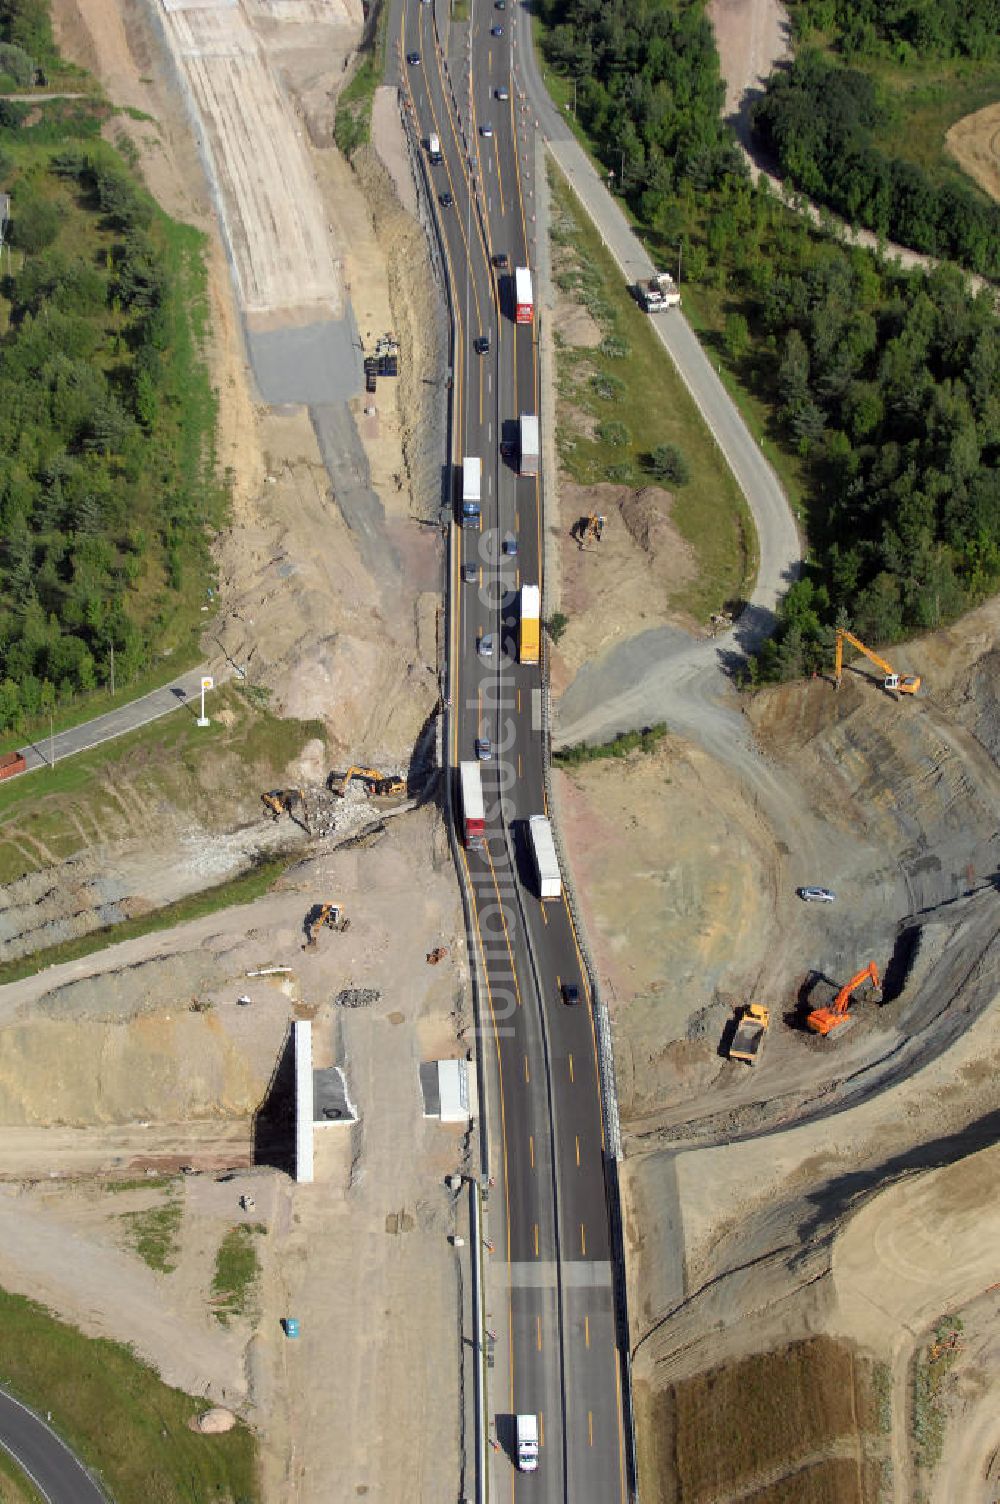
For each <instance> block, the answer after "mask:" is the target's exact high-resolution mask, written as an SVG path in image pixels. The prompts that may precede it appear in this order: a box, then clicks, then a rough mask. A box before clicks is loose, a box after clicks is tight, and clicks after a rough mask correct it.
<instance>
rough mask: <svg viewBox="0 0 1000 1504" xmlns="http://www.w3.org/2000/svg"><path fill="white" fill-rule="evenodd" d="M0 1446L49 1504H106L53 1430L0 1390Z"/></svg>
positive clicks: (93, 1483) (90, 1479) (87, 1474)
mask: <svg viewBox="0 0 1000 1504" xmlns="http://www.w3.org/2000/svg"><path fill="white" fill-rule="evenodd" d="M0 1446H2V1447H3V1449H4V1451H6V1452H9V1453H10V1454H11V1456H12V1457H13V1458H14V1459H15V1460H16V1461H17V1462H18V1464H19V1465H20V1467H21V1468H22V1469H23V1470H24V1472H26V1473H27V1475H28V1477H29V1478H30V1479H31V1481H32V1483H33V1484H34V1485H35V1487H36V1488H37V1490H38V1492H39V1493H40V1494H41V1496H42V1498H43V1499H46V1500H48V1501H51V1504H107V1500H106V1498H105V1495H104V1494H103V1493H102V1492H101V1490H100V1489H99V1488H98V1486H97V1484H96V1483H95V1482H94V1481H93V1479H92V1478H91V1477H90V1474H89V1473H88V1472H86V1471H85V1469H84V1467H83V1464H82V1463H80V1462H78V1461H77V1459H76V1458H75V1457H74V1455H73V1453H72V1452H71V1451H70V1450H69V1448H68V1447H67V1446H66V1445H65V1443H64V1442H62V1441H60V1439H59V1437H58V1436H57V1435H56V1434H55V1432H54V1431H52V1430H50V1429H49V1427H48V1426H47V1425H46V1424H45V1422H44V1421H43V1420H41V1419H39V1417H38V1416H37V1415H35V1414H34V1412H33V1411H31V1410H28V1409H27V1408H26V1407H25V1406H24V1405H22V1404H21V1403H20V1402H19V1401H18V1400H15V1399H11V1397H10V1395H8V1394H4V1393H2V1392H0Z"/></svg>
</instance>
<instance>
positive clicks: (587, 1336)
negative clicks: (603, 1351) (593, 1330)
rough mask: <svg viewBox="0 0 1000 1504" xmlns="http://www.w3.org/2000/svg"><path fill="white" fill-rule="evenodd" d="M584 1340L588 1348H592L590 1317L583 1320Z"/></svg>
mask: <svg viewBox="0 0 1000 1504" xmlns="http://www.w3.org/2000/svg"><path fill="white" fill-rule="evenodd" d="M583 1340H584V1343H585V1345H586V1346H587V1347H589V1346H590V1317H589V1316H585V1317H584V1318H583Z"/></svg>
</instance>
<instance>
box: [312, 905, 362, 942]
mask: <svg viewBox="0 0 1000 1504" xmlns="http://www.w3.org/2000/svg"><path fill="white" fill-rule="evenodd" d="M350 924H351V921H350V920H349V919H348V918H347V917H346V915H345V914H344V911H343V909H342V908H341V907H340V904H339V903H321V904H316V905H315V906H314V907H313V908H312V909H311V910H310V911H309V917H308V918H307V919H306V940H305V944H304V945H303V947H302V949H303V950H315V949H316V942H317V940H318V939H319V932H320V930H321V929H323V928H326V929H330V930H337V931H338V933H340V934H343V933H344V931H345V930H346V929H349V928H350Z"/></svg>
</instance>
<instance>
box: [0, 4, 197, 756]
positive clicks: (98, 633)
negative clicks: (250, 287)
mask: <svg viewBox="0 0 1000 1504" xmlns="http://www.w3.org/2000/svg"><path fill="white" fill-rule="evenodd" d="M29 23H30V24H29ZM47 24H48V23H47V15H46V13H45V12H44V11H43V10H42V9H41V8H40V7H39V6H37V4H35V5H32V4H30V3H29V0H0V38H3V39H4V41H5V43H6V44H7V45H9V46H15V47H21V48H22V49H23V50H24V51H25V53H26V54H27V55H29V56H30V57H32V58H35V59H37V58H41V59H43V60H46V61H48V60H49V59H50V56H51V51H50V49H51V38H47ZM14 39H16V40H14ZM101 108H102V107H101V106H100V104H99V102H94V103H91V104H86V105H74V106H73V107H72V109H71V110H67V108H66V106H65V105H64V106H62V107H60V106H58V105H55V106H51V107H50V106H43V107H32V110H31V113H30V115H29V114H28V113H27V107H25V106H21V105H15V104H12V103H10V102H9V101H8V102H4V101H0V188H2V189H3V190H4V191H5V192H8V193H9V194H10V199H11V204H10V222H9V225H8V229H7V237H6V241H7V246H6V249H5V253H4V257H3V276H2V278H0V730H6V729H11V728H13V729H21V728H22V727H23V726H24V725H25V724H27V723H28V722H29V721H30V720H31V718H32V717H34V716H36V715H37V714H38V713H39V712H41V711H44V710H47V709H51V708H53V707H54V706H55V705H56V704H57V703H60V702H65V701H67V700H68V699H70V698H72V697H73V696H74V695H76V694H78V693H80V692H85V691H87V690H90V689H92V688H94V687H95V686H96V685H98V684H104V683H105V682H106V681H107V678H108V671H109V660H110V656H111V653H112V651H114V653H115V655H116V677H117V681H118V684H119V685H125V684H127V683H128V682H129V680H130V679H133V678H135V676H136V675H138V674H139V673H140V672H141V671H142V670H144V669H145V668H146V667H148V666H149V665H150V664H151V662H152V661H153V660H154V658H155V657H156V656H157V655H158V654H159V653H162V652H164V651H167V650H170V649H177V648H178V647H181V648H187V647H188V645H189V643H190V641H191V634H192V631H193V630H194V628H195V627H196V626H197V625H198V623H199V616H198V612H199V603H200V602H202V601H204V599H205V591H206V587H207V585H208V584H209V582H210V580H211V562H210V558H209V554H208V547H207V528H208V526H210V525H211V524H213V523H214V522H216V521H218V520H219V519H220V518H221V514H222V502H223V497H222V493H221V490H220V487H219V486H218V485H217V483H216V481H215V478H214V469H215V456H214V424H215V402H214V396H213V394H212V392H211V389H210V387H209V384H208V380H207V374H206V371H205V368H204V364H203V362H202V360H201V357H200V354H199V349H198V345H199V337H200V331H199V328H198V324H199V322H200V321H201V320H203V318H204V302H203V268H202V265H201V249H200V242H199V239H198V237H197V236H196V235H195V234H194V233H193V232H190V231H187V230H186V229H184V228H183V227H181V226H177V225H173V224H172V223H171V222H170V221H169V220H167V219H166V218H165V216H163V215H162V214H161V213H160V212H159V211H158V210H157V209H156V207H155V205H154V203H153V201H152V200H151V199H150V198H149V196H148V194H147V193H146V192H145V190H144V189H143V188H142V187H141V186H140V185H139V184H138V183H137V181H136V179H135V177H134V176H133V174H132V171H131V170H130V168H129V166H128V165H127V163H126V162H125V160H124V159H123V158H122V156H121V155H120V154H119V153H117V152H115V151H114V150H113V149H112V148H110V147H109V146H107V145H105V143H104V142H103V141H101V140H100V139H99V137H98V132H99V130H100V124H101Z"/></svg>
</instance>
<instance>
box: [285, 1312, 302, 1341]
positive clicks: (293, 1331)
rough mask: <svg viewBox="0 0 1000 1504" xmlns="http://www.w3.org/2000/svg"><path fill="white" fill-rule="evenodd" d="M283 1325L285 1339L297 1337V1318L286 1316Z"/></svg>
mask: <svg viewBox="0 0 1000 1504" xmlns="http://www.w3.org/2000/svg"><path fill="white" fill-rule="evenodd" d="M283 1325H284V1328H285V1336H286V1337H297V1336H298V1335H299V1318H298V1317H297V1316H286V1317H285V1320H284V1323H283Z"/></svg>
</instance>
